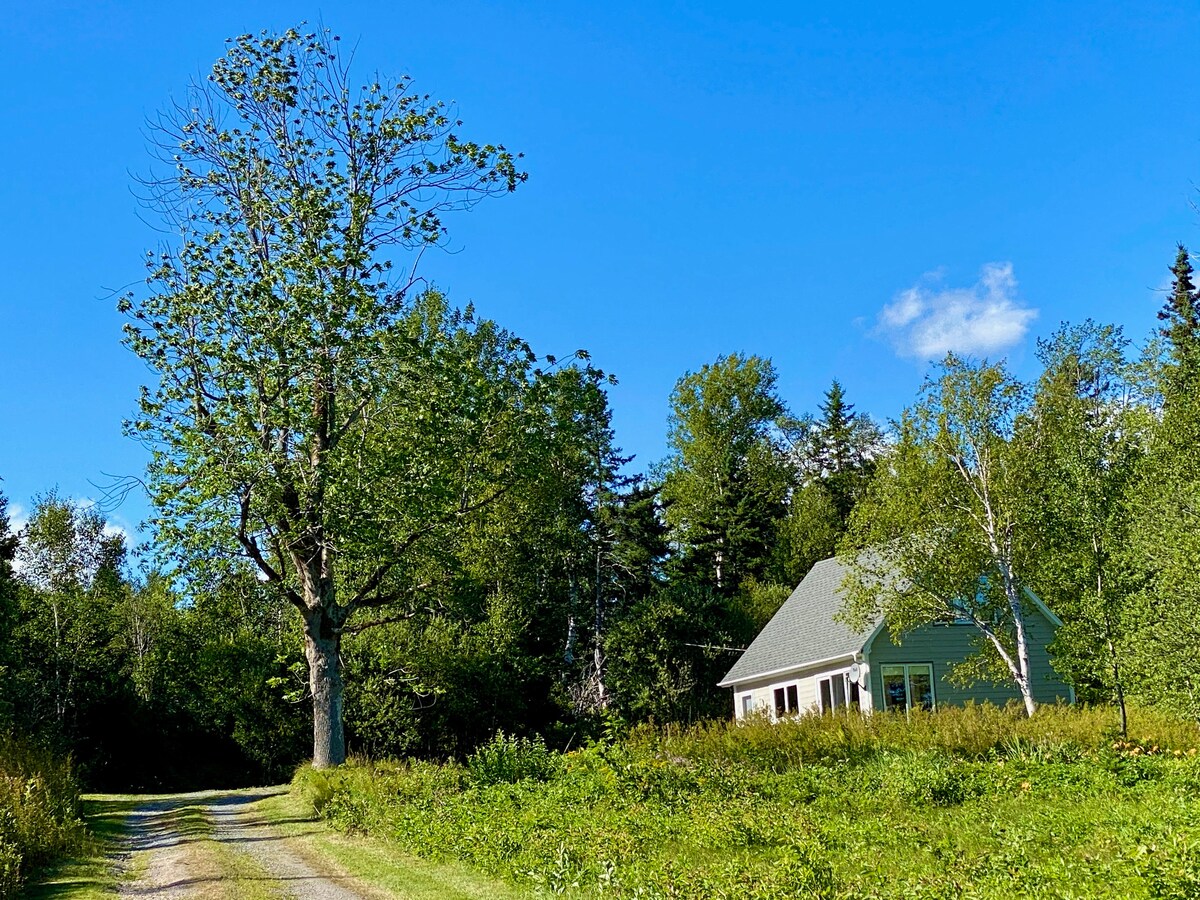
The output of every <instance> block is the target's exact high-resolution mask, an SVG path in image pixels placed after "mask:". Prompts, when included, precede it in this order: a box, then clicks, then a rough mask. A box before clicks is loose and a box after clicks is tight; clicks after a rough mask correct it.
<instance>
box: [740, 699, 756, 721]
mask: <svg viewBox="0 0 1200 900" xmlns="http://www.w3.org/2000/svg"><path fill="white" fill-rule="evenodd" d="M752 712H754V695H753V694H742V718H745V717H746V716H748V715H750V713H752Z"/></svg>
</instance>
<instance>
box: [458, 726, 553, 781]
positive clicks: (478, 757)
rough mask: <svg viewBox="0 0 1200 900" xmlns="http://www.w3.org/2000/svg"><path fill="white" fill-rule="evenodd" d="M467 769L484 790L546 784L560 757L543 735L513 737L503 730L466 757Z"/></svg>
mask: <svg viewBox="0 0 1200 900" xmlns="http://www.w3.org/2000/svg"><path fill="white" fill-rule="evenodd" d="M467 769H468V771H470V773H471V779H472V780H473V781H474V782H475V784H477V785H479V786H481V787H486V786H488V785H492V784H516V783H517V782H519V781H525V780H531V781H547V780H548V779H549V778H551V777H552V776H553V775H554V774H556V773H557V771H558V755H557V754H555V753H552V752H551V751H550V750H549V748H547V747H546V742H545V741H544V740H542V738H541V737H540V736H539V737H533V738H527V737H513V736H512V735H506V734H505V733H504V732H503V731H500V732H497V733H496V736H495V737H494V738H492V739H491V740H490V741H489V742H488V743H486V744H484V745H482V746H481V747H480V748H479V749H478V750H476V751H475V752H474V753H472V754H471V755H470V756H469V757H468V758H467Z"/></svg>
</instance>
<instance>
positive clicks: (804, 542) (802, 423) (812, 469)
mask: <svg viewBox="0 0 1200 900" xmlns="http://www.w3.org/2000/svg"><path fill="white" fill-rule="evenodd" d="M817 408H818V410H819V411H820V417H819V418H818V417H813V416H811V415H808V416H805V417H803V418H801V419H798V420H792V421H789V422H787V423H786V424H785V428H784V433H785V434H786V436H787V438H788V441H789V443H790V445H791V454H790V456H791V462H792V465H793V467H794V469H795V479H796V482H797V483H796V487H795V488H794V489H793V491H792V494H791V497H790V499H789V501H788V514H787V518H786V520H785V521H784V522H783V523H782V525H781V527H780V539H779V544H778V546H777V548H776V558H775V565H774V566H773V570H774V573H775V578H776V579H778V580H780V581H782V582H784V583H787V584H795V583H796V582H797V581H799V580H800V579H801V578H803V577H804V575H805V574H806V573H807V572H808V570H809V569H810V568H812V566H813V564H814V563H816V562H817V561H819V560H822V559H825V558H827V557H829V556H832V555H833V553H834V550H835V548H836V547H837V542H838V539H839V538H840V537H841V536H842V534H844V533H845V531H846V527H847V524H848V523H849V521H850V513H851V512H852V511H853V509H854V505H855V504H856V503H857V502H858V501H859V499H861V497H862V496H863V493H864V492H865V491H866V488H867V485H868V483H869V482H870V480H871V476H872V475H873V474H874V472H875V465H876V460H877V458H878V457H879V456H880V455H881V454H882V453H883V452H884V439H883V432H882V430H881V429H880V428H879V426H878V425H877V424H876V423H875V422H874V421H873V420H872V419H871V418H870V417H869V416H864V415H861V414H859V413H857V412H855V410H854V406H853V404H850V403H848V402H846V392H845V390H844V388H843V387H842V385H841V382H839V381H837V380H836V379H835V380H834V381H833V383H832V384H831V385H830V387H829V390H827V391H826V392H825V399H824V401H823V402H821V403H820V404H819V405H818V407H817Z"/></svg>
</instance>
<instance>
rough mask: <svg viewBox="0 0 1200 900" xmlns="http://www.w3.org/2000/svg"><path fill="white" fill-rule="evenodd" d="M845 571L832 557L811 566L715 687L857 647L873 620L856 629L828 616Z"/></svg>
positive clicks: (836, 604) (836, 607) (837, 601)
mask: <svg viewBox="0 0 1200 900" xmlns="http://www.w3.org/2000/svg"><path fill="white" fill-rule="evenodd" d="M845 574H846V569H845V567H844V566H843V565H842V564H841V563H840V562H838V561H837V560H836V559H824V560H821V562H819V563H817V564H816V565H815V566H813V567H812V569H811V570H810V571H809V573H808V574H807V575H805V576H804V580H803V581H801V582H800V584H799V585H798V586H797V587H796V589H795V590H794V591H792V594H791V596H790V597H788V598H787V600H785V601H784V602H783V606H781V607H779V612H777V613H775V615H774V617H772V619H771V621H770V622H768V623H767V625H766V627H765V628H763V630H762V631H761V632H760V633H759V635H758V637H756V638H755V639H754V642H753V643H752V644H751V645H750V646H749V647H748V648H747V649H746V652H745V653H743V654H742V656H741V658H740V659H738V661H737V662H736V663H734V665H733V668H732V669H730V670H729V674H728V675H726V676H725V678H724V680H722V681H721V684H720V687H728V686H730V685H731V684H737V683H738V682H742V681H750V680H751V679H754V678H758V677H760V676H763V675H766V674H768V673H771V672H778V671H779V670H781V669H788V668H796V667H799V666H802V665H804V664H806V663H810V662H816V661H817V660H819V659H828V658H830V657H833V656H841V655H843V654H847V653H854V652H855V651H858V650H861V649H862V647H863V644H865V643H866V642H867V638H869V637H870V636H871V632H872V631H874V630H875V626H874V624H872V625H869V626H867V628H865V629H864V630H861V631H855V630H853V629H851V628H847V627H846V626H845V625H843V624H842V623H841V622H837V621H835V620H834V618H833V616H834V613H836V612H837V611H838V610H839V609H841V607H842V596H841V591H840V588H841V584H842V579H843V578H844V577H845Z"/></svg>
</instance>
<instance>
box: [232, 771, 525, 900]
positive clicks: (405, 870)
mask: <svg viewBox="0 0 1200 900" xmlns="http://www.w3.org/2000/svg"><path fill="white" fill-rule="evenodd" d="M254 809H255V811H256V812H257V813H258V814H259V815H261V816H262V817H263V818H264V819H266V820H267V821H268V822H270V823H271V824H272V825H273V826H274V827H275V829H276V830H277V831H278V832H279V833H280V834H283V835H285V836H286V837H287V838H288V839H289V844H290V845H291V847H292V848H293V849H295V850H296V851H297V852H298V853H300V854H301V855H302V856H304V857H305V858H306V859H307V860H309V861H310V862H311V863H312V864H313V866H314V868H317V869H321V870H326V871H328V870H330V869H331V868H335V867H336V869H338V870H340V872H339V873H337V874H342V875H345V876H349V877H350V878H353V879H355V880H356V881H358V882H360V883H362V884H363V885H364V886H365V887H366V888H367V889H368V890H370V891H371V892H372V893H375V894H376V895H377V896H381V897H394V898H400V900H524V898H528V897H531V896H532V894H531V893H529V892H528V891H526V890H523V889H521V888H519V887H515V886H513V885H510V884H506V883H504V882H502V881H498V880H497V879H495V878H491V877H489V876H487V875H485V874H483V873H481V872H480V871H479V870H478V869H474V868H471V867H469V866H464V865H458V864H449V863H447V864H441V863H433V862H429V861H428V860H423V859H420V858H418V857H415V856H411V855H408V854H405V853H402V852H401V851H399V850H398V848H397V847H396V845H395V844H393V843H390V842H386V841H381V840H378V839H375V838H372V837H368V836H365V835H345V834H341V833H339V832H336V831H333V830H331V829H330V828H329V827H328V826H327V825H326V824H325V823H323V822H320V821H315V820H314V819H313V813H312V806H311V804H309V803H307V802H306V801H305V800H303V799H302V798H300V797H299V796H297V795H295V794H291V793H286V794H279V795H277V796H273V797H268V798H267V799H265V800H262V801H260V802H259V803H257V804H255V807H254Z"/></svg>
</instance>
